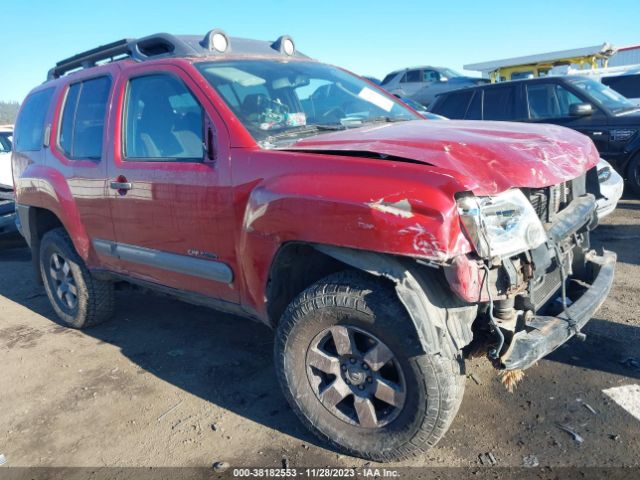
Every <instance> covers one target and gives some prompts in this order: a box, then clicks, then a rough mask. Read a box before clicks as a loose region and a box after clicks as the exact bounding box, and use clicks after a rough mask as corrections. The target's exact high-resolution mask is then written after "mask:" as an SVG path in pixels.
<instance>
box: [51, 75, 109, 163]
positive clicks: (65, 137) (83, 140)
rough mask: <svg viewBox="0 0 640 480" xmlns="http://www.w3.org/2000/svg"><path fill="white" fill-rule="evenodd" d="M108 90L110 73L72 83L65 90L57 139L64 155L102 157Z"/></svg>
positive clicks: (75, 157) (89, 157)
mask: <svg viewBox="0 0 640 480" xmlns="http://www.w3.org/2000/svg"><path fill="white" fill-rule="evenodd" d="M110 90H111V78H110V77H99V78H92V79H91V80H85V81H83V82H79V83H74V84H73V85H71V86H70V87H69V90H67V96H66V98H65V102H64V110H63V111H62V120H61V122H60V138H59V140H58V144H59V146H60V149H61V150H62V151H63V152H64V154H65V155H66V156H67V157H69V158H72V159H79V158H88V159H93V160H99V159H100V158H101V157H102V139H103V136H104V123H105V114H106V111H107V103H108V102H109V91H110Z"/></svg>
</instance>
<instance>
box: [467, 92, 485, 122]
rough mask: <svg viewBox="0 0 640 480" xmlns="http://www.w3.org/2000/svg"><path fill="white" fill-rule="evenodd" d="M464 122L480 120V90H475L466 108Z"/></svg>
mask: <svg viewBox="0 0 640 480" xmlns="http://www.w3.org/2000/svg"><path fill="white" fill-rule="evenodd" d="M464 118H465V120H482V90H476V91H475V92H474V94H473V98H472V99H471V103H470V104H469V108H467V114H466V115H465V117H464Z"/></svg>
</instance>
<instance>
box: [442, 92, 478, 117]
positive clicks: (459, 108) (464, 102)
mask: <svg viewBox="0 0 640 480" xmlns="http://www.w3.org/2000/svg"><path fill="white" fill-rule="evenodd" d="M472 95H473V92H456V93H450V94H449V95H447V96H446V97H445V98H444V100H443V101H442V102H441V103H440V104H439V106H438V108H437V112H434V113H437V114H438V115H443V116H445V117H447V118H452V119H463V118H464V114H465V112H466V111H467V106H468V105H469V100H471V96H472Z"/></svg>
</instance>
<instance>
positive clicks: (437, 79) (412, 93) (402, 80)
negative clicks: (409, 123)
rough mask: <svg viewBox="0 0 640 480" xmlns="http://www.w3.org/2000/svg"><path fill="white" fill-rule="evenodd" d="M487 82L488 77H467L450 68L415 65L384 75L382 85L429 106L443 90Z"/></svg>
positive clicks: (392, 91) (389, 90)
mask: <svg viewBox="0 0 640 480" xmlns="http://www.w3.org/2000/svg"><path fill="white" fill-rule="evenodd" d="M487 82H488V80H487V79H484V78H474V77H466V76H464V75H461V74H459V73H458V72H456V71H454V70H451V69H450V68H443V67H414V68H404V69H402V70H396V71H395V72H391V73H390V74H388V75H387V76H386V77H384V80H382V84H381V86H382V87H383V88H384V89H385V90H387V91H388V92H391V93H393V94H394V95H397V96H398V97H407V98H410V99H412V100H415V101H416V102H418V103H420V104H422V105H424V106H425V107H428V106H429V104H430V103H431V102H433V100H434V98H435V97H436V95H438V94H440V93H442V92H446V91H449V90H456V89H458V88H464V87H469V86H473V85H482V84H485V83H487Z"/></svg>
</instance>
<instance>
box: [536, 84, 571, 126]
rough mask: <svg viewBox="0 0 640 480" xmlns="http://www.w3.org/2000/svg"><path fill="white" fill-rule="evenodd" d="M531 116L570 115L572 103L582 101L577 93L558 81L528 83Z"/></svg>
mask: <svg viewBox="0 0 640 480" xmlns="http://www.w3.org/2000/svg"><path fill="white" fill-rule="evenodd" d="M527 101H528V103H529V117H530V118H535V119H538V118H560V117H568V116H569V109H570V107H571V105H573V104H575V103H582V100H580V98H578V97H577V96H576V95H575V94H573V93H572V92H570V91H569V90H567V89H566V88H565V87H563V86H562V85H559V84H557V83H536V84H532V85H527Z"/></svg>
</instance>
